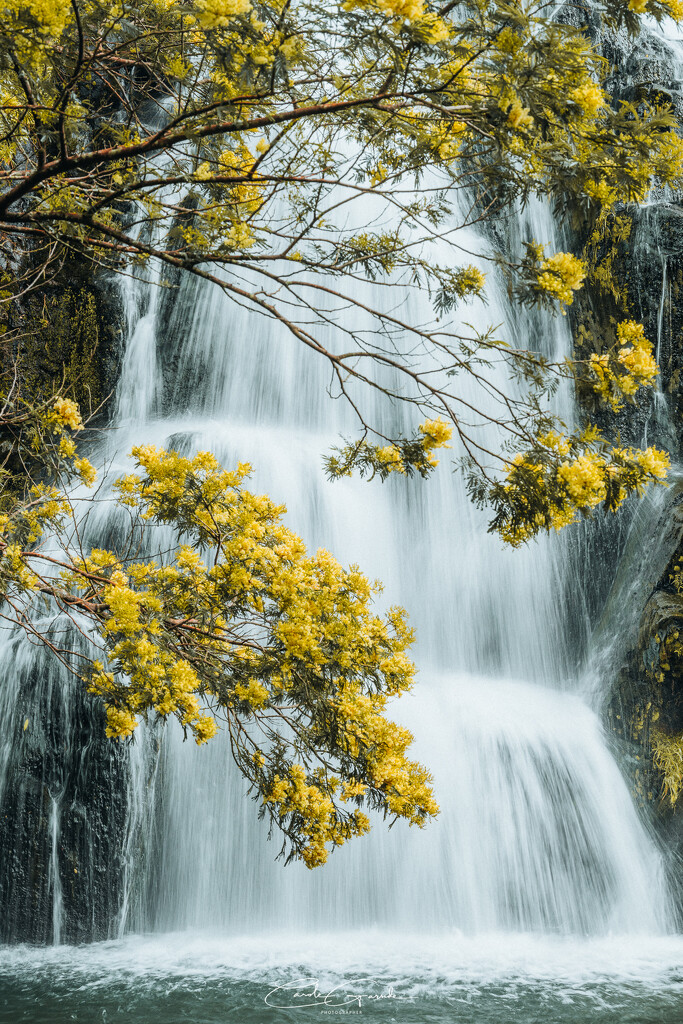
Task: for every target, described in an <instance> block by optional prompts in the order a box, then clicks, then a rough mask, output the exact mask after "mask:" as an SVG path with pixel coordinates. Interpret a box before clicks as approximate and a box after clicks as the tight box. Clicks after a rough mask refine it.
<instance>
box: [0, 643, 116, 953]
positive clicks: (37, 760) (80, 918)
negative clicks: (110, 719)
mask: <svg viewBox="0 0 683 1024" xmlns="http://www.w3.org/2000/svg"><path fill="white" fill-rule="evenodd" d="M62 639H63V637H62ZM22 646H23V648H26V647H28V648H29V652H28V654H29V656H28V657H26V652H25V651H24V650H23V649H22ZM3 653H4V655H5V657H4V659H3V662H4V664H3V693H2V701H1V703H2V708H1V711H2V722H3V727H2V751H1V757H0V821H1V822H2V829H1V830H0V907H1V908H2V913H0V942H12V941H22V942H51V941H55V940H57V941H62V942H79V941H80V942H82V941H86V940H92V939H97V938H106V937H107V936H108V935H110V933H111V931H112V927H115V922H116V918H117V914H118V910H119V903H120V900H121V893H122V888H123V887H122V880H123V871H124V864H123V862H122V852H123V849H124V843H123V838H124V834H125V825H126V801H125V792H126V772H127V765H126V758H125V752H124V751H123V749H122V748H120V747H119V746H118V745H116V744H113V743H111V742H110V741H109V740H108V739H107V738H106V737H105V735H104V715H103V713H102V711H101V709H100V708H99V707H97V706H96V705H95V703H94V702H93V701H91V700H90V699H89V698H87V697H86V696H85V695H84V693H83V689H82V686H81V685H80V683H79V682H78V680H75V679H74V681H73V683H72V685H71V686H68V685H67V687H66V689H65V683H64V674H63V670H61V666H60V665H59V663H58V662H57V660H56V659H55V658H54V657H53V656H52V655H51V654H50V653H49V652H46V651H41V650H36V649H35V648H33V647H32V646H31V645H30V644H28V643H27V642H26V640H24V641H23V645H22V644H21V642H20V643H18V644H15V645H14V650H11V651H5V652H3Z"/></svg>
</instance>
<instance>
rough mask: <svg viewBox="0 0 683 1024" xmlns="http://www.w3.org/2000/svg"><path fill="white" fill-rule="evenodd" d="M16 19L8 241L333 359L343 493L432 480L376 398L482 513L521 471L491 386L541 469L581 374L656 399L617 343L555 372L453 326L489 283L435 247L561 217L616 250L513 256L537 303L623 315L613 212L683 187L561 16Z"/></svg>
mask: <svg viewBox="0 0 683 1024" xmlns="http://www.w3.org/2000/svg"><path fill="white" fill-rule="evenodd" d="M596 13H599V14H600V15H601V16H602V17H603V19H604V20H605V21H606V23H608V24H611V25H614V26H625V27H626V28H627V30H628V31H629V32H636V31H637V29H638V26H639V18H640V16H641V15H648V16H653V17H655V18H656V19H658V20H661V19H662V18H665V17H668V16H671V17H673V18H676V19H679V18H680V17H681V15H682V14H683V9H682V8H681V7H680V5H679V0H661V2H658V0H632V2H631V3H630V4H628V5H624V4H623V3H621V2H617V0H605V2H603V3H601V4H598V7H597V8H596ZM5 15H6V16H5V21H4V24H3V25H2V26H0V84H1V85H2V92H1V93H0V122H2V126H3V128H4V135H3V136H2V142H1V143H0V157H1V158H2V160H3V161H4V164H3V166H2V168H0V227H1V228H2V230H3V231H4V232H5V235H6V237H7V239H8V240H9V247H10V249H11V248H12V246H14V247H15V248H16V249H17V250H19V251H20V250H21V248H22V246H25V245H26V243H27V239H30V244H31V246H36V247H37V249H38V251H39V252H40V253H41V254H42V258H43V260H44V262H45V266H46V268H47V269H46V272H45V274H43V280H45V279H46V274H47V273H48V270H49V265H50V261H51V260H54V259H58V258H59V253H60V252H61V251H62V250H63V248H64V247H68V250H69V251H70V252H72V253H77V254H78V256H79V259H86V260H91V261H92V262H93V263H94V265H96V266H104V267H107V268H111V269H114V270H122V269H125V270H126V271H127V272H130V271H131V270H133V271H134V270H135V268H140V267H142V266H144V264H145V263H146V261H147V260H149V259H150V258H155V259H157V260H159V261H161V262H162V263H163V264H165V266H166V267H167V270H168V275H169V277H172V276H173V275H174V274H177V272H179V271H182V270H185V271H188V272H191V273H194V274H198V275H200V276H202V277H205V278H208V279H210V280H213V281H214V282H215V283H216V284H217V285H218V286H219V287H221V288H223V289H224V290H225V291H226V292H227V293H228V294H229V295H231V296H232V297H233V298H235V299H236V301H238V302H240V303H241V304H242V305H244V306H246V307H247V308H250V309H252V310H254V311H258V312H260V313H262V314H265V315H266V316H269V317H272V318H274V319H277V320H279V321H281V322H282V323H283V324H284V325H285V326H286V327H287V328H288V329H289V330H290V331H291V332H292V334H293V335H294V337H295V338H296V339H297V340H298V341H299V342H301V343H302V344H305V345H306V346H308V347H309V348H310V349H311V350H312V351H313V352H315V353H316V354H317V355H318V356H319V357H322V358H324V359H326V360H328V362H329V364H330V368H331V371H332V375H333V382H334V387H335V388H336V389H337V392H338V393H339V394H341V395H344V396H347V397H350V387H351V385H352V384H353V385H354V387H356V386H357V387H358V392H359V395H360V397H358V398H356V391H354V397H353V402H354V408H355V409H356V411H357V413H358V416H359V419H360V427H361V431H362V436H363V440H362V441H358V442H353V441H351V442H350V444H349V445H347V446H346V447H345V448H344V449H343V454H342V456H341V457H340V456H339V455H333V456H332V461H331V462H330V469H331V472H332V473H333V475H334V474H335V473H338V472H347V471H349V470H350V469H351V468H352V461H353V453H355V458H356V465H357V466H358V467H359V468H362V469H364V470H366V471H367V470H369V471H371V472H372V471H374V472H375V474H377V475H379V476H380V477H382V478H383V477H384V476H386V472H385V470H386V469H387V467H388V466H389V465H390V464H392V463H393V464H395V465H398V462H397V460H396V459H393V458H392V460H390V462H386V461H385V462H384V469H382V468H381V466H380V463H381V459H380V462H377V460H375V461H374V462H373V459H374V456H373V452H377V451H379V450H384V449H386V451H389V450H391V449H396V450H397V451H399V452H401V453H402V454H401V458H400V462H401V465H403V466H404V467H411V466H412V467H413V468H414V469H415V470H416V471H418V472H420V473H423V474H426V473H428V472H429V470H430V464H429V462H428V460H424V459H423V460H422V461H421V462H419V458H418V456H419V452H418V451H417V449H415V451H412V452H411V450H409V449H408V448H407V447H406V445H409V444H410V443H412V442H409V441H408V440H407V439H406V438H386V437H381V438H380V439H379V440H381V441H383V442H386V443H385V444H377V443H375V442H374V441H371V440H368V436H372V433H373V430H374V427H375V426H376V425H375V424H374V423H373V422H371V420H370V417H369V415H366V414H365V413H364V405H365V400H364V399H363V397H362V391H363V388H365V389H366V390H370V391H374V390H377V389H379V390H380V391H382V392H384V393H385V394H386V396H387V398H388V399H389V400H396V401H408V402H410V403H412V404H413V405H415V406H416V407H417V408H418V409H419V410H420V411H421V414H422V415H426V416H429V417H433V416H435V415H443V416H445V417H447V418H448V419H449V420H450V421H451V422H452V424H453V428H454V432H455V435H456V439H457V441H458V442H459V447H460V451H461V454H464V457H465V459H466V464H467V469H468V472H469V473H470V474H473V475H474V476H476V478H477V479H476V481H475V482H474V484H473V493H475V494H476V495H478V496H483V499H484V500H487V499H488V500H492V501H493V502H494V505H495V504H496V502H497V501H498V498H499V496H500V491H499V487H500V485H501V482H502V481H504V480H505V479H506V477H508V476H509V474H510V473H511V472H513V473H514V472H516V471H515V470H514V469H513V463H512V462H511V459H510V457H509V455H508V454H503V453H500V452H491V451H488V450H487V448H486V446H485V445H483V444H481V443H480V442H479V440H478V437H477V428H476V426H473V425H472V420H471V417H470V412H469V409H470V406H471V405H473V406H474V408H477V409H479V408H480V409H483V410H490V408H491V406H490V401H488V400H487V399H488V397H489V396H490V394H491V391H490V388H489V387H488V382H487V380H486V375H485V374H484V375H482V374H481V371H482V370H485V369H486V368H487V367H488V366H489V365H491V363H497V364H498V365H501V364H502V365H503V367H504V368H507V370H508V372H509V374H510V376H511V377H512V378H517V379H521V380H522V381H523V382H524V384H525V385H526V386H528V393H527V394H523V395H521V396H517V397H514V398H513V397H512V396H511V395H507V394H505V393H503V392H499V393H496V402H497V403H498V407H497V408H496V409H494V411H485V412H480V414H479V416H478V418H477V419H478V424H479V425H482V424H483V425H485V424H486V423H487V422H489V423H491V422H492V423H494V424H495V425H497V426H498V427H499V428H500V429H501V431H502V432H503V433H505V432H506V431H507V432H509V435H510V436H511V437H513V438H514V444H515V452H516V453H518V454H522V455H524V454H525V453H527V454H528V453H531V452H533V450H534V446H535V445H536V444H537V440H536V439H537V438H538V437H539V435H542V434H543V433H544V432H546V431H547V429H548V427H549V426H552V427H553V428H554V429H556V430H557V431H559V432H561V431H562V430H563V426H562V424H559V423H552V422H549V421H552V417H550V414H549V412H548V409H547V396H548V395H549V394H550V393H551V392H552V390H553V387H554V384H555V382H556V381H557V379H558V377H562V376H565V375H573V376H575V378H576V380H577V382H578V384H579V387H580V389H581V394H582V396H583V397H584V398H586V399H587V401H590V402H592V403H593V406H594V408H595V410H596V411H597V410H599V409H600V408H604V407H610V406H611V408H612V410H615V409H616V405H617V404H618V403H619V401H620V395H624V394H626V395H627V396H628V397H629V398H632V397H633V396H634V395H635V393H636V391H637V390H639V388H640V387H641V386H642V387H646V386H647V384H648V383H651V382H652V377H650V378H649V380H648V379H646V378H645V377H644V376H643V375H642V374H641V376H640V378H639V385H638V388H636V389H635V391H632V392H626V391H625V390H624V388H623V387H622V384H624V383H625V380H623V379H622V378H623V376H624V375H623V374H621V373H620V371H619V366H618V358H617V359H616V360H615V358H612V355H611V354H609V353H608V359H607V363H606V364H603V363H595V362H594V361H593V362H592V361H591V356H593V355H598V356H599V357H600V359H602V356H603V354H604V352H605V347H604V346H606V347H607V349H608V350H611V349H612V348H613V347H614V346H615V345H617V344H618V338H615V339H614V343H613V341H612V339H611V338H610V337H608V336H606V337H605V338H603V339H596V338H593V339H592V346H591V350H590V353H588V354H587V356H586V364H587V365H586V366H581V365H579V362H580V361H575V362H574V363H573V364H569V363H566V364H562V365H560V366H553V365H551V364H548V363H547V362H545V361H544V360H543V359H541V358H540V357H539V356H538V354H537V353H533V352H524V351H518V350H515V349H512V348H510V347H509V346H505V345H503V344H502V343H501V341H500V339H498V338H495V337H494V336H493V334H492V333H491V332H482V333H480V332H477V331H475V330H473V329H472V328H468V327H465V326H463V325H460V324H457V323H454V322H453V321H452V320H451V315H452V313H453V311H454V310H455V309H456V308H457V307H458V306H459V305H460V304H462V302H463V301H465V300H468V299H472V298H473V297H475V296H480V295H481V296H485V274H484V273H483V271H482V270H481V268H480V267H475V266H473V265H471V264H470V263H466V264H464V265H463V264H461V256H462V254H461V253H460V252H459V251H458V249H457V248H456V247H455V246H454V247H453V249H452V252H453V261H452V263H450V264H448V262H446V265H444V264H443V263H438V262H437V261H436V260H435V259H433V258H432V255H433V252H434V250H433V248H432V247H431V243H432V242H435V241H436V240H439V242H441V241H442V240H443V239H450V238H454V239H455V240H456V242H457V236H456V235H455V234H454V232H455V231H456V229H457V228H458V227H463V226H469V225H472V224H475V223H476V222H477V221H479V220H481V219H484V220H485V219H486V218H487V217H488V216H490V215H491V213H492V212H493V211H494V210H495V212H496V213H501V212H504V211H505V208H506V206H508V207H509V206H510V204H512V203H513V202H517V203H519V202H521V203H524V202H525V201H526V200H528V199H529V198H530V197H531V196H532V195H534V194H536V195H541V196H547V197H549V199H550V200H551V201H552V202H553V203H554V204H555V206H556V207H557V208H558V209H561V210H562V209H568V208H569V209H571V210H572V211H573V213H574V214H576V215H577V216H578V217H579V219H580V220H581V222H582V223H583V224H584V225H585V224H588V225H590V226H591V230H592V231H593V236H592V240H591V243H590V245H591V246H593V249H594V250H595V252H592V253H591V255H590V258H589V256H588V254H587V255H586V258H584V259H578V258H577V257H576V256H574V255H573V254H571V253H568V252H559V253H552V252H547V251H546V248H545V247H544V244H543V240H542V239H541V240H534V239H527V240H524V241H525V242H526V248H525V252H524V254H523V255H522V257H521V259H520V261H519V262H517V263H516V264H515V263H514V262H510V255H509V254H500V253H499V254H497V258H498V263H499V265H503V266H505V268H506V271H507V272H508V273H509V276H510V287H511V293H512V295H513V296H514V297H515V298H516V299H517V300H518V301H522V302H525V303H531V304H537V305H538V304H541V305H546V306H549V307H551V308H555V309H558V308H559V309H561V310H562V311H564V308H565V307H567V306H569V305H570V304H571V303H572V301H574V300H575V296H576V295H577V294H578V293H579V292H580V289H581V286H582V283H583V281H584V279H585V277H586V275H587V274H588V275H589V278H590V279H591V280H592V281H593V282H594V283H597V284H598V285H599V286H600V287H601V288H604V289H611V290H612V292H614V290H615V288H616V284H615V281H614V274H613V264H614V260H613V258H612V256H610V255H609V254H608V255H604V254H602V253H600V254H599V255H598V253H597V249H599V248H600V247H601V246H604V245H606V244H607V242H606V241H605V239H606V238H607V236H608V235H611V236H612V237H616V236H617V235H618V234H619V232H620V230H621V228H620V227H619V224H620V218H621V216H622V215H621V214H620V213H617V212H616V211H617V210H622V209H623V208H624V205H625V204H629V203H631V204H632V203H637V202H640V201H642V200H643V199H644V198H645V196H646V195H647V192H648V189H649V188H650V186H651V184H652V182H653V181H654V180H657V181H658V182H659V183H661V184H665V183H666V184H671V185H674V186H675V185H677V183H679V182H680V181H681V180H682V175H683V140H681V138H680V137H679V135H678V133H677V131H676V122H675V119H674V117H673V113H672V111H671V110H670V109H669V108H668V107H666V106H663V105H662V104H661V102H660V97H657V99H656V102H647V101H643V102H639V104H638V105H634V104H630V103H626V102H619V103H612V102H611V101H610V97H609V96H608V95H607V93H606V92H605V91H604V88H603V85H602V81H603V78H604V75H605V72H606V66H605V62H604V61H603V60H602V58H601V57H600V55H599V54H598V52H597V51H596V50H595V48H594V47H593V46H592V45H591V43H590V41H589V39H588V37H587V35H586V33H585V32H584V30H583V29H582V27H581V26H576V25H570V24H565V23H563V21H562V20H556V19H555V17H554V16H553V14H552V12H551V11H550V10H549V9H548V8H547V5H542V4H534V3H526V2H519V0H516V2H514V3H509V2H507V0H506V2H501V0H488V2H484V0H468V2H466V3H463V4H457V5H453V4H447V5H445V6H443V7H442V8H441V7H438V6H429V5H428V4H425V3H424V0H348V2H345V3H342V4H339V5H332V6H330V5H324V4H321V3H319V2H318V0H298V2H297V3H283V2H281V0H270V2H265V3H259V4H256V5H254V4H252V3H251V0H195V2H185V0H183V2H181V0H126V2H117V3H114V4H104V3H101V2H97V0H74V2H73V3H71V2H69V3H66V2H62V0H32V2H31V3H19V2H18V0H12V2H11V3H6V5H5ZM463 197H465V198H463ZM598 238H602V239H603V241H596V239H598ZM495 256H496V254H494V253H493V252H491V253H488V254H485V258H487V259H490V260H491V261H492V262H493V261H494V258H495ZM361 280H362V281H367V280H370V281H373V282H375V284H376V285H383V286H385V287H386V293H387V301H384V300H383V299H382V300H378V301H377V303H376V304H369V303H368V301H366V300H365V296H364V295H363V293H362V291H361V290H360V289H359V287H358V282H359V281H361ZM398 288H400V289H401V292H400V294H402V295H404V294H406V293H410V291H411V290H417V289H419V290H424V291H426V292H427V294H428V295H429V296H430V298H431V300H432V305H433V311H434V319H433V320H432V321H427V322H419V323H418V322H413V321H412V320H411V318H410V316H409V315H407V314H406V313H404V310H403V308H402V307H401V304H399V305H398V306H397V304H396V303H395V301H394V299H393V296H394V295H395V294H396V289H398ZM9 290H10V292H11V291H12V289H11V287H10V289H9ZM372 302H373V303H374V302H375V300H374V299H373V300H372ZM407 308H408V307H407V306H406V309H407ZM356 313H361V314H362V316H361V317H360V319H362V321H363V323H364V325H365V326H364V327H363V328H362V329H361V328H358V329H355V328H354V327H353V323H354V322H356V321H357V320H358V319H359V318H358V317H356V315H355V314H356ZM68 315H70V316H72V317H73V316H74V315H75V312H74V310H72V311H71V313H70V314H68ZM58 316H61V314H58ZM615 328H616V329H617V331H618V328H619V320H618V319H616V318H615ZM584 329H585V330H587V329H588V328H587V327H586V326H585V324H584ZM57 332H58V333H59V329H58V331H57ZM581 354H582V353H581V352H580V353H579V355H581ZM422 356H424V358H422ZM56 358H57V359H58V360H59V357H58V356H57V357H56ZM79 358H80V357H79ZM387 371H388V372H387ZM439 371H441V372H439ZM464 374H469V375H470V378H471V380H473V381H474V382H475V386H476V387H477V388H481V401H476V400H475V401H474V402H473V403H470V406H468V404H467V403H466V402H463V399H462V395H461V394H460V393H459V389H458V384H459V381H460V379H461V378H462V377H463V375H464ZM84 380H85V379H84ZM84 386H85V385H84ZM89 386H90V388H91V390H92V382H90V385H89ZM79 397H81V400H82V398H83V397H85V395H83V396H79ZM577 436H578V435H577ZM605 436H606V435H605ZM385 454H386V452H385ZM580 454H581V453H579V452H578V451H577V455H580ZM589 454H590V453H589V452H588V451H587V450H586V451H584V452H583V455H584V456H585V457H588V456H589ZM416 459H417V460H418V461H415V460H416ZM334 460H336V462H335V461H334ZM350 460H351V461H350ZM418 462H419V465H418ZM517 475H518V476H519V474H517ZM650 478H651V477H650ZM553 479H555V478H553ZM646 479H649V477H647V474H645V475H643V476H642V478H641V482H644V481H645V480H646ZM521 483H522V481H521V479H520V480H519V481H518V484H521ZM634 489H636V490H637V489H638V487H634ZM530 501H531V503H532V504H533V499H532V497H531V496H530ZM515 507H520V508H521V506H515ZM511 514H513V513H512V511H511ZM570 519H571V517H569V519H568V521H570ZM499 522H502V520H500V517H497V518H496V519H495V520H494V523H499ZM555 522H556V523H557V522H559V520H557V518H556V520H555ZM534 524H535V526H534ZM512 525H513V533H514V524H512ZM518 525H519V526H520V528H522V533H521V534H515V536H518V535H520V536H521V535H522V534H523V535H524V536H525V537H529V536H532V535H533V533H534V532H535V531H536V529H546V528H548V525H549V521H548V517H547V516H541V517H540V518H538V519H537V518H533V519H530V518H529V517H528V516H527V517H526V519H524V521H523V522H522V521H520V523H519V524H518ZM504 533H505V535H506V536H507V537H508V538H509V537H511V536H512V534H511V533H510V532H509V530H507V529H505V530H504Z"/></svg>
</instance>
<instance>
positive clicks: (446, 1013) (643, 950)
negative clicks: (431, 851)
mask: <svg viewBox="0 0 683 1024" xmlns="http://www.w3.org/2000/svg"><path fill="white" fill-rule="evenodd" d="M331 1020H336V1021H339V1020H347V1021H351V1020H357V1021H361V1020H362V1021H364V1022H365V1024H368V1022H378V1024H379V1022H382V1024H384V1022H387V1024H388V1022H392V1021H396V1022H402V1024H403V1022H405V1024H427V1022H442V1021H443V1022H447V1021H457V1022H460V1021H462V1022H467V1024H536V1022H538V1024H565V1022H566V1024H576V1022H582V1024H583V1022H586V1024H587V1022H591V1024H592V1022H597V1024H636V1022H637V1024H649V1022H652V1024H680V1022H681V1021H683V939H682V938H680V937H661V938H652V937H645V936H643V937H641V938H639V937H637V936H630V937H628V939H626V938H624V939H620V938H605V939H600V940H566V939H553V938H549V937H547V936H545V937H540V936H539V937H533V936H524V935H496V936H488V937H477V938H476V939H468V938H467V937H464V936H462V935H459V934H457V933H456V934H449V933H444V934H442V935H440V936H433V935H432V936H412V937H403V938H401V939H399V938H398V937H396V936H393V935H389V934H387V933H382V932H373V931H367V932H363V933H355V934H349V935H341V936H332V935H315V934H309V935H302V936H285V935H283V936H275V937H273V936H261V937H259V936H249V937H248V938H240V937H231V938H226V937H220V936H213V937H212V936H207V935H204V936H200V935H188V934H175V935H169V936H153V937H144V936H142V937H140V936H138V937H133V938H129V939H125V940H122V941H119V942H105V943H97V944H95V945H92V946H83V947H55V948H49V949H32V948H30V947H26V946H19V947H12V948H7V947H5V948H3V949H0V1022H2V1024H13V1022H18V1021H30V1022H31V1024H47V1022H50V1024H62V1022H64V1024H66V1022H70V1021H81V1022H98V1024H99V1022H105V1024H119V1022H121V1024H123V1022H126V1024H181V1022H182V1024H188V1022H190V1024H220V1022H222V1021H240V1022H243V1024H260V1022H263V1024H271V1022H272V1024H279V1022H283V1024H284V1022H296V1021H302V1022H307V1021H318V1022H324V1021H331Z"/></svg>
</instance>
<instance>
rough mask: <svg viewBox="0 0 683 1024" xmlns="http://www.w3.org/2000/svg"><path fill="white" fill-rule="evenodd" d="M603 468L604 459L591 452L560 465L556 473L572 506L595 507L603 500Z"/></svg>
mask: <svg viewBox="0 0 683 1024" xmlns="http://www.w3.org/2000/svg"><path fill="white" fill-rule="evenodd" d="M605 469H606V463H605V460H604V459H602V458H600V456H598V455H593V454H587V455H580V456H579V457H578V458H577V459H574V460H573V461H572V462H569V461H567V462H563V463H562V464H561V465H560V467H559V469H558V471H557V475H558V478H559V479H560V480H561V482H562V483H563V484H564V486H565V487H566V490H567V494H568V495H569V498H570V500H571V503H572V505H573V506H574V508H576V509H582V508H595V507H596V506H597V505H599V504H600V503H601V502H602V501H604V500H605V498H606V497H607V484H606V481H605ZM553 525H555V524H554V523H553Z"/></svg>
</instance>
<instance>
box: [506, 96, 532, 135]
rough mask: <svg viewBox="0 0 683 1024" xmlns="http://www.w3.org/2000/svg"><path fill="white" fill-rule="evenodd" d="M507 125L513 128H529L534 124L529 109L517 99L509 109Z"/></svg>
mask: <svg viewBox="0 0 683 1024" xmlns="http://www.w3.org/2000/svg"><path fill="white" fill-rule="evenodd" d="M507 123H508V124H509V125H510V127H511V128H528V127H530V126H531V125H532V124H533V123H534V119H533V117H532V116H531V114H530V113H529V108H528V107H523V106H522V103H521V100H520V99H519V98H518V97H516V98H515V99H514V100H513V101H512V103H510V104H509V106H508V107H507Z"/></svg>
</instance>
